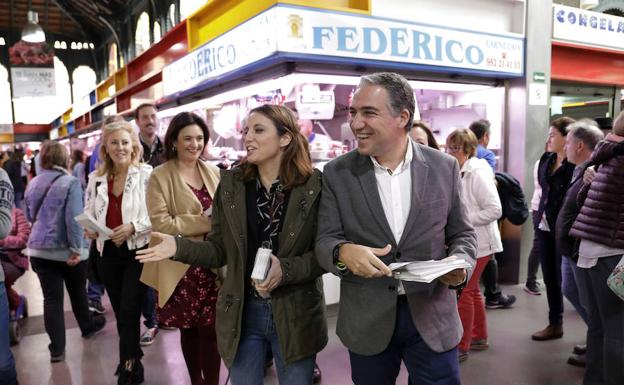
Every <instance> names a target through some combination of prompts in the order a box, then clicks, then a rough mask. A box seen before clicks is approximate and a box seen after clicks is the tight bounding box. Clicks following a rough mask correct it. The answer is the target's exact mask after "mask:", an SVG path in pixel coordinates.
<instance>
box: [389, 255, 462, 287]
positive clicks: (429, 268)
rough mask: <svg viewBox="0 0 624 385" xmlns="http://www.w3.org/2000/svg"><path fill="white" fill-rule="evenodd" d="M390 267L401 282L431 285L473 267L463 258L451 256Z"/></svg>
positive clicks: (393, 264)
mask: <svg viewBox="0 0 624 385" xmlns="http://www.w3.org/2000/svg"><path fill="white" fill-rule="evenodd" d="M388 267H389V268H390V270H392V275H393V276H394V278H396V279H400V280H401V281H413V282H425V283H429V282H431V281H433V280H434V279H436V278H438V277H441V276H443V275H444V274H446V273H448V272H450V271H453V270H455V269H470V268H471V265H470V264H469V263H468V262H466V261H465V260H464V259H462V258H459V257H456V256H450V257H448V258H444V259H440V260H437V261H434V260H429V261H414V262H399V263H391V264H390V266H388Z"/></svg>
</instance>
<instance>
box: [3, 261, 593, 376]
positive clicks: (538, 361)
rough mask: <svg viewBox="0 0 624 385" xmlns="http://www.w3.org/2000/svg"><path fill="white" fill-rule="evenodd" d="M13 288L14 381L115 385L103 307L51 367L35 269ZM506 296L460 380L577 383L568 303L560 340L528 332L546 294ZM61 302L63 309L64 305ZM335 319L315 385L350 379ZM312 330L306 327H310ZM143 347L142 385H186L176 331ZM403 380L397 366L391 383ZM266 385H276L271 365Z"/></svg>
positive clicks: (575, 336)
mask: <svg viewBox="0 0 624 385" xmlns="http://www.w3.org/2000/svg"><path fill="white" fill-rule="evenodd" d="M18 288H19V289H20V290H21V292H23V293H27V294H28V296H29V300H30V306H29V307H30V312H31V315H34V316H35V318H33V319H32V320H28V321H27V322H29V324H28V325H27V326H26V331H27V333H29V334H30V335H27V336H25V337H24V338H23V339H22V342H21V343H20V344H19V345H17V346H15V347H14V348H13V353H14V354H15V358H16V362H17V368H18V375H19V380H20V384H21V385H44V384H46V385H83V384H84V385H105V384H111V385H112V384H115V383H116V382H115V379H116V377H114V376H113V371H114V368H115V365H116V359H117V335H116V331H115V323H114V317H113V316H112V312H111V311H110V308H109V310H108V312H107V316H108V320H109V323H108V324H107V326H106V328H105V330H104V332H102V333H100V334H98V335H97V336H96V338H94V339H92V340H83V339H82V338H81V337H80V332H79V330H78V329H77V328H76V326H75V322H74V321H73V320H72V319H71V314H70V313H68V315H70V316H69V317H66V319H68V322H67V325H68V330H67V356H66V360H65V362H63V363H58V364H50V362H49V353H48V349H47V344H48V337H47V335H46V334H45V333H43V331H42V326H41V319H40V317H36V316H37V315H40V314H41V313H42V306H41V293H40V289H39V287H38V281H37V279H36V277H35V276H34V274H32V273H29V275H27V276H25V278H23V279H22V280H21V282H19V285H18ZM504 290H505V292H506V293H509V294H515V295H516V296H517V297H518V301H517V303H516V305H515V306H514V308H513V309H508V310H500V309H499V310H489V311H488V325H489V330H490V344H491V348H490V349H489V350H487V351H483V352H477V353H473V354H471V356H470V358H469V359H468V361H467V362H465V363H463V364H462V366H461V370H462V374H461V375H462V383H463V384H464V385H577V384H581V379H582V374H583V370H582V369H579V368H575V367H572V366H570V365H567V364H566V359H567V357H568V354H569V353H570V352H571V350H572V347H573V346H574V345H575V344H577V343H581V342H583V340H584V333H585V328H584V325H583V323H582V321H581V320H580V318H579V317H578V315H577V314H576V313H575V312H574V311H573V310H571V306H570V305H569V304H568V303H566V305H567V308H566V312H565V315H564V319H565V321H564V322H565V335H564V338H562V339H560V340H555V341H548V342H535V341H532V340H531V338H530V335H531V333H533V332H535V331H537V330H539V329H541V328H543V327H544V326H545V323H546V320H547V317H546V309H547V306H546V296H545V295H541V296H530V295H528V294H526V293H525V292H524V291H522V288H521V286H507V287H505V288H504ZM68 302H69V301H66V306H68ZM335 322H336V319H335V317H334V316H331V317H330V318H329V324H330V333H331V334H330V341H329V344H328V346H327V347H326V348H325V350H323V351H322V352H321V353H320V354H319V356H318V359H317V361H318V363H319V365H320V367H321V369H322V371H323V381H322V384H325V385H342V384H351V381H350V373H349V360H348V355H347V351H346V350H345V348H344V347H343V346H342V344H341V343H340V341H339V340H338V338H337V337H336V335H335V334H334V330H335ZM311 332H312V331H311ZM144 351H145V358H144V364H145V368H146V370H145V373H146V381H145V384H149V385H170V384H171V385H187V384H189V383H190V382H189V380H188V375H187V373H186V367H185V365H184V360H183V358H182V354H181V352H180V347H179V333H178V332H177V331H162V330H161V331H160V333H159V335H158V337H157V339H156V342H155V343H154V344H153V345H152V346H149V347H147V348H145V349H144ZM221 373H222V379H221V383H222V384H225V380H226V376H227V371H226V369H225V367H222V372H221ZM406 383H407V375H406V372H405V370H402V371H401V373H400V375H399V378H398V379H397V384H400V385H403V384H406ZM265 384H270V385H273V384H277V380H276V377H275V373H274V371H273V369H271V370H269V372H268V374H267V377H266V379H265Z"/></svg>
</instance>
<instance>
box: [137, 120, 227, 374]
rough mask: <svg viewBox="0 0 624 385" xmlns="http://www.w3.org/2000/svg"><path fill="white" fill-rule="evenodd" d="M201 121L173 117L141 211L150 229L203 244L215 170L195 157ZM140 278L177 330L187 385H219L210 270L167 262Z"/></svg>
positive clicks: (203, 139) (203, 134)
mask: <svg viewBox="0 0 624 385" xmlns="http://www.w3.org/2000/svg"><path fill="white" fill-rule="evenodd" d="M209 136H210V133H209V131H208V126H207V125H206V123H205V122H204V121H203V120H202V119H201V118H200V117H199V116H197V115H195V114H193V113H190V112H181V113H179V114H177V115H176V116H175V117H174V118H173V119H172V120H171V123H170V124H169V127H168V129H167V134H166V135H165V157H166V159H167V161H166V162H165V163H164V164H163V165H161V166H160V167H157V168H156V169H155V170H154V173H153V174H152V177H151V178H150V182H149V187H148V194H147V208H148V211H149V214H150V219H151V221H152V226H153V230H154V231H160V232H163V233H166V234H171V235H181V236H183V237H188V238H192V239H196V240H204V238H206V236H207V235H208V233H209V232H210V230H211V228H212V215H211V212H212V204H213V198H214V196H215V192H216V190H217V185H218V184H219V179H220V177H219V169H218V168H217V167H215V166H212V165H210V164H208V163H204V162H203V161H202V160H200V159H199V156H200V154H201V153H202V151H203V149H204V147H205V146H207V144H208V139H209ZM141 280H142V281H143V282H145V283H147V284H148V285H150V286H152V287H154V288H155V289H156V290H157V291H158V320H159V322H160V323H161V324H163V325H165V326H171V327H176V328H179V329H180V345H181V347H182V354H183V355H184V361H185V362H186V367H187V368H188V371H189V375H190V377H191V384H192V385H219V370H220V368H221V356H219V352H218V350H217V336H216V333H215V317H216V309H215V306H216V302H217V294H218V292H219V290H218V285H217V276H216V275H215V274H214V272H212V271H210V269H207V268H204V267H200V266H189V265H187V264H184V263H180V262H174V261H170V260H165V261H160V262H159V263H158V264H149V265H146V266H145V267H144V268H143V275H142V276H141Z"/></svg>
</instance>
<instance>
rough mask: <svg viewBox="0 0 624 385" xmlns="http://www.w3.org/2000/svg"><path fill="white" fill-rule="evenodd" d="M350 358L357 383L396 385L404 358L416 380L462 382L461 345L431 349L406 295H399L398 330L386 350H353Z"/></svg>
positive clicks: (423, 383)
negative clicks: (447, 349)
mask: <svg viewBox="0 0 624 385" xmlns="http://www.w3.org/2000/svg"><path fill="white" fill-rule="evenodd" d="M349 358H350V360H351V379H352V380H353V383H354V384H355V385H395V383H396V378H397V376H398V375H399V371H400V369H401V361H403V363H404V364H405V367H406V368H407V371H408V373H409V377H410V381H411V383H412V384H419V385H459V384H460V378H459V359H458V352H457V348H453V349H451V350H449V351H446V352H441V353H438V352H434V351H433V350H431V349H430V348H429V346H427V344H426V343H425V341H423V339H422V337H421V336H420V334H419V333H418V330H416V327H415V326H414V321H413V320H412V315H411V313H410V309H409V305H408V304H407V300H406V299H405V296H399V300H398V302H397V316H396V324H395V326H394V333H393V335H392V339H391V340H390V344H389V345H388V347H387V348H386V350H384V351H383V352H381V353H379V354H375V355H373V356H364V355H361V354H357V353H354V352H352V351H350V350H349Z"/></svg>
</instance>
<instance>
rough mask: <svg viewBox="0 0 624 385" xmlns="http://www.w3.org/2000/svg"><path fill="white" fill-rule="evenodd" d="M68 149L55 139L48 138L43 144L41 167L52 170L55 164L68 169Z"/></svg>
mask: <svg viewBox="0 0 624 385" xmlns="http://www.w3.org/2000/svg"><path fill="white" fill-rule="evenodd" d="M67 157H68V154H67V149H66V148H65V146H63V145H62V144H60V143H59V142H57V141H55V140H46V141H45V142H43V145H41V168H43V169H46V170H51V169H53V168H54V167H55V166H56V167H62V168H64V169H67Z"/></svg>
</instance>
